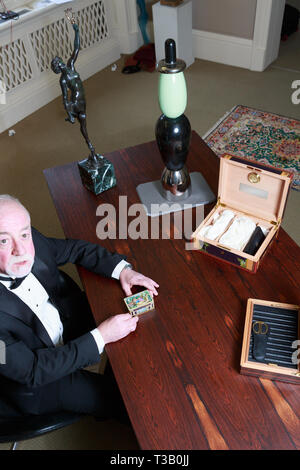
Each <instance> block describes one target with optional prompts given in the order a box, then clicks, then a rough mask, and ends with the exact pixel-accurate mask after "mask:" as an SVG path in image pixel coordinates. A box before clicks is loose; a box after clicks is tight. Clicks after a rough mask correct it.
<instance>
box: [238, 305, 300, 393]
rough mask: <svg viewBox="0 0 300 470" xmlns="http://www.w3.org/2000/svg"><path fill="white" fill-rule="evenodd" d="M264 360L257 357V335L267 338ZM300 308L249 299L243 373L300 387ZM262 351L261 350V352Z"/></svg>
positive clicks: (243, 348) (243, 349)
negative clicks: (255, 342)
mask: <svg viewBox="0 0 300 470" xmlns="http://www.w3.org/2000/svg"><path fill="white" fill-rule="evenodd" d="M266 333H267V338H266V341H265V343H264V347H263V353H264V358H263V359H262V358H260V360H257V359H256V358H255V350H254V347H255V346H254V341H255V340H256V339H255V338H254V336H255V335H257V334H258V335H265V334H266ZM299 340H300V306H299V305H292V304H284V303H278V302H269V301H265V300H259V299H248V302H247V311H246V319H245V327H244V336H243V345H242V354H241V362H240V366H241V369H240V372H241V374H245V375H254V376H258V377H264V378H266V379H271V380H280V381H282V382H290V383H295V384H300V341H299ZM260 352H261V350H260Z"/></svg>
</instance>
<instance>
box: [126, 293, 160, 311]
mask: <svg viewBox="0 0 300 470" xmlns="http://www.w3.org/2000/svg"><path fill="white" fill-rule="evenodd" d="M124 302H125V304H126V307H127V308H128V311H129V313H130V314H131V315H132V316H135V315H141V314H142V313H145V312H148V311H149V310H154V300H153V297H152V295H151V294H150V292H149V291H148V290H144V291H142V292H138V293H137V294H134V295H130V296H129V297H126V298H125V299H124Z"/></svg>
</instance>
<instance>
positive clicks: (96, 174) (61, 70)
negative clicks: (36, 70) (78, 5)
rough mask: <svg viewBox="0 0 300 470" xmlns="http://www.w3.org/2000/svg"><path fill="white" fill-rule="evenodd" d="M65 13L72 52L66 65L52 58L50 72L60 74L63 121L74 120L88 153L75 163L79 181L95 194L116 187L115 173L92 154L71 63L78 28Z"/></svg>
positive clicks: (83, 106)
mask: <svg viewBox="0 0 300 470" xmlns="http://www.w3.org/2000/svg"><path fill="white" fill-rule="evenodd" d="M68 12H69V10H66V16H67V18H68V20H69V21H70V22H71V24H72V27H73V30H74V32H75V38H74V48H73V52H72V55H71V57H70V58H69V60H68V62H67V65H66V64H65V63H64V61H63V60H62V58H61V57H58V56H56V57H54V59H52V61H51V69H52V70H53V72H54V73H56V74H61V76H60V80H59V82H60V87H61V91H62V96H63V103H64V107H65V110H66V112H67V118H66V121H69V122H71V123H72V124H74V122H75V119H77V120H78V122H79V124H80V131H81V133H82V135H83V137H84V139H85V141H86V143H87V146H88V148H89V149H90V152H91V153H90V155H89V157H88V158H86V159H84V160H82V161H80V162H78V168H79V172H80V176H81V179H82V182H83V184H84V186H85V187H86V188H88V189H89V190H90V191H92V192H94V193H95V194H99V193H101V192H103V191H106V190H107V189H109V188H112V187H113V186H115V185H116V177H115V171H114V167H113V165H112V164H111V163H110V162H109V161H108V160H107V159H106V158H104V157H103V156H102V155H99V154H97V153H96V152H95V148H94V146H93V145H92V143H91V141H90V139H89V136H88V132H87V126H86V101H85V93H84V88H83V83H82V80H81V78H80V75H79V73H78V72H77V71H76V69H75V62H76V60H77V57H78V54H79V50H80V34H79V26H78V24H76V22H75V19H74V14H73V13H71V15H70V14H69V13H68Z"/></svg>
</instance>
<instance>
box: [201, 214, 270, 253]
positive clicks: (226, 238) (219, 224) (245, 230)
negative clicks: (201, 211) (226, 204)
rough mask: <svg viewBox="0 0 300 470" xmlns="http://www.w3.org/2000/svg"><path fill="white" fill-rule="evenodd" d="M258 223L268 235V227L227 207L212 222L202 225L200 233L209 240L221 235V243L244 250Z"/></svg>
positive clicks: (215, 215)
mask: <svg viewBox="0 0 300 470" xmlns="http://www.w3.org/2000/svg"><path fill="white" fill-rule="evenodd" d="M257 225H258V226H259V227H260V228H261V229H262V231H263V233H264V235H265V236H266V235H267V233H268V232H269V230H268V229H267V228H266V227H264V226H262V225H260V224H256V223H255V222H254V221H253V220H252V219H250V217H246V216H239V215H237V214H235V212H234V211H231V210H229V209H225V210H223V211H222V212H217V213H216V214H214V216H213V219H212V223H211V224H209V225H207V226H204V227H202V229H201V230H200V232H199V235H200V236H201V237H205V238H207V239H208V240H217V239H218V238H219V237H220V238H219V240H218V241H219V243H220V244H221V245H223V246H225V247H227V248H232V249H235V250H238V251H242V250H243V248H244V247H245V245H246V243H247V242H248V241H249V239H250V237H251V235H252V234H253V232H254V230H255V228H256V226H257Z"/></svg>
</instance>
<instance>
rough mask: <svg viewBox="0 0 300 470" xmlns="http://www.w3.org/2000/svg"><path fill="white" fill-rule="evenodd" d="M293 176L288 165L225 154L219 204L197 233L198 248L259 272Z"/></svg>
mask: <svg viewBox="0 0 300 470" xmlns="http://www.w3.org/2000/svg"><path fill="white" fill-rule="evenodd" d="M291 182H292V174H291V173H289V172H287V171H283V170H281V169H279V168H275V167H271V166H267V165H263V164H261V163H258V162H256V161H253V160H249V159H245V158H241V157H236V156H234V155H228V154H224V155H222V156H221V157H220V173H219V187H218V200H217V204H216V205H215V207H214V208H213V210H212V211H211V212H210V213H209V214H208V216H207V217H206V218H205V219H204V220H203V222H202V223H201V224H200V225H199V226H198V227H197V229H196V230H195V232H194V233H193V234H192V240H193V243H194V248H195V249H198V250H201V253H204V254H206V255H210V256H212V257H214V258H217V259H219V260H222V261H225V262H227V263H230V264H232V265H234V266H237V267H239V268H242V269H245V270H247V271H249V272H252V273H255V272H256V271H257V269H258V267H259V264H260V262H261V260H262V258H263V256H264V255H265V253H266V252H267V251H268V249H269V247H270V245H271V242H272V241H273V240H274V238H275V237H276V236H277V235H278V230H279V227H280V225H281V222H282V218H283V213H284V209H285V205H286V201H287V196H288V192H289V189H290V185H291ZM226 218H227V219H226ZM226 220H227V221H228V223H227V225H226ZM222 223H225V225H224V226H223V229H222ZM239 229H241V230H242V231H241V233H239V232H238V230H239ZM218 230H221V231H219V232H218ZM254 230H256V231H255V233H254ZM258 232H259V234H261V240H262V241H261V243H260V245H258V247H257V249H256V251H255V252H254V251H253V252H252V254H249V253H248V252H247V250H248V247H249V243H250V245H251V242H252V239H251V237H252V236H254V235H255V234H257V233H258ZM247 234H249V237H248V235H247ZM259 234H258V235H259ZM235 235H237V236H236V238H234V236H235ZM247 237H248V238H247ZM244 250H246V251H244Z"/></svg>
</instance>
